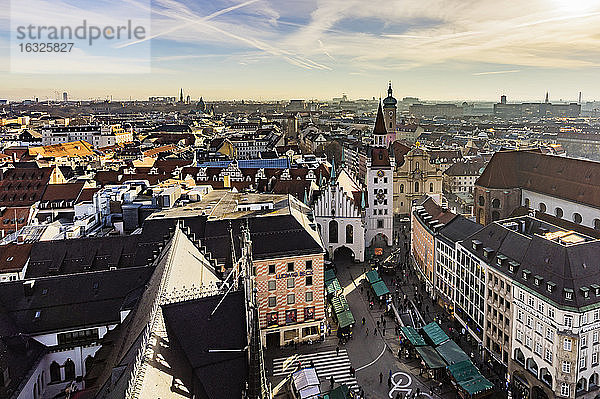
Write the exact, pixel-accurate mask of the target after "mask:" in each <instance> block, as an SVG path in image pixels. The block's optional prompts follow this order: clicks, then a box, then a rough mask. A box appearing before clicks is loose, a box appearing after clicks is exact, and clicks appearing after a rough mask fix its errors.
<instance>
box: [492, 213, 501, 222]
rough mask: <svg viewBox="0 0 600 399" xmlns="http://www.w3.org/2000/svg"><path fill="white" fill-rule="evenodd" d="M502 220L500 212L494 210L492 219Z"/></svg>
mask: <svg viewBox="0 0 600 399" xmlns="http://www.w3.org/2000/svg"><path fill="white" fill-rule="evenodd" d="M496 220H500V212H498V211H492V221H496Z"/></svg>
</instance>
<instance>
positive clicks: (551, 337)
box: [546, 327, 554, 342]
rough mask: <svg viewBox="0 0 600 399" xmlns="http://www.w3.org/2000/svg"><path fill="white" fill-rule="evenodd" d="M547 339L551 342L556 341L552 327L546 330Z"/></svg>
mask: <svg viewBox="0 0 600 399" xmlns="http://www.w3.org/2000/svg"><path fill="white" fill-rule="evenodd" d="M546 339H547V340H549V341H550V342H553V341H554V330H552V329H551V328H550V327H548V328H546Z"/></svg>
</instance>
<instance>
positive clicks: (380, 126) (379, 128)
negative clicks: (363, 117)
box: [373, 101, 387, 134]
mask: <svg viewBox="0 0 600 399" xmlns="http://www.w3.org/2000/svg"><path fill="white" fill-rule="evenodd" d="M373 134H387V129H386V128H385V122H384V120H383V111H382V109H381V101H380V102H379V107H378V108H377V117H376V118H375V127H374V128H373Z"/></svg>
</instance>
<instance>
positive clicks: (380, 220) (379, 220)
mask: <svg viewBox="0 0 600 399" xmlns="http://www.w3.org/2000/svg"><path fill="white" fill-rule="evenodd" d="M377 228H378V229H383V219H377Z"/></svg>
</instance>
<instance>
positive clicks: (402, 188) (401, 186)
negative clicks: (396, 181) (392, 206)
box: [400, 184, 404, 193]
mask: <svg viewBox="0 0 600 399" xmlns="http://www.w3.org/2000/svg"><path fill="white" fill-rule="evenodd" d="M400 192H401V193H403V192H404V184H401V185H400Z"/></svg>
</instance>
